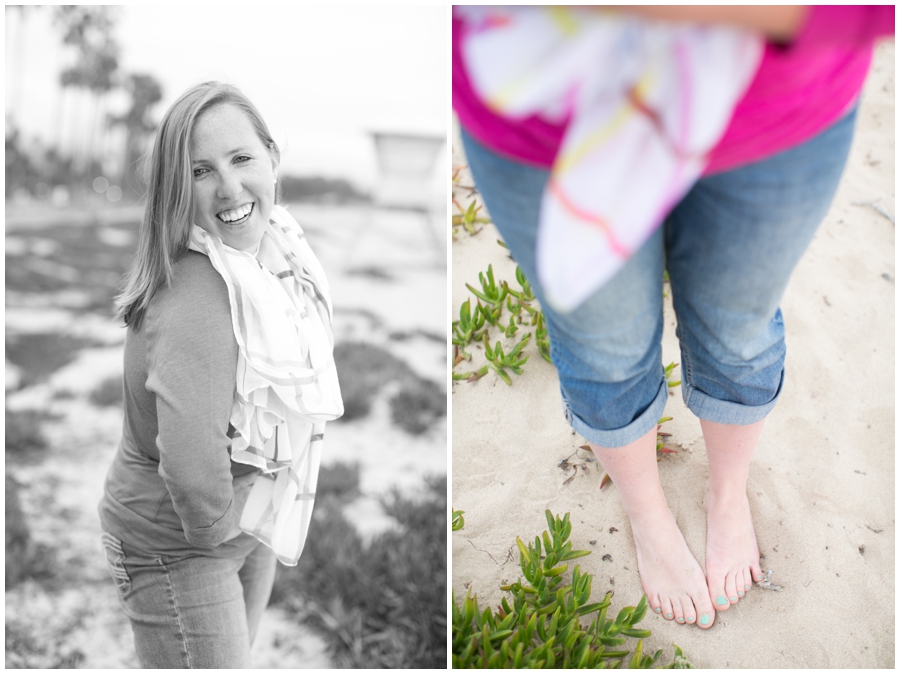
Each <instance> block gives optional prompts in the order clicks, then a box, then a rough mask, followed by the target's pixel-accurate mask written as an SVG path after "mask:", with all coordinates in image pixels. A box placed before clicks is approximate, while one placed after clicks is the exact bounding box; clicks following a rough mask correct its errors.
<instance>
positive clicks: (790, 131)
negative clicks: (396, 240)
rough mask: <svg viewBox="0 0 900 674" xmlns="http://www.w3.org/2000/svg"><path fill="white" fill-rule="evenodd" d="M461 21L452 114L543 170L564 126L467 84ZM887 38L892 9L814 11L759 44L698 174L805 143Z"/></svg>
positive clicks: (830, 118)
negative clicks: (752, 72)
mask: <svg viewBox="0 0 900 674" xmlns="http://www.w3.org/2000/svg"><path fill="white" fill-rule="evenodd" d="M465 30H466V26H465V23H464V22H463V21H462V20H461V19H459V18H457V16H456V15H455V14H454V17H453V108H454V110H455V111H456V114H457V115H458V117H459V121H460V124H462V126H463V127H464V128H465V129H466V131H468V132H469V133H470V134H471V135H472V136H474V137H475V138H477V139H478V140H479V141H480V142H482V143H484V144H485V145H487V146H488V147H490V148H492V149H494V150H495V151H496V152H499V153H501V154H503V155H506V156H509V157H512V158H514V159H518V160H521V161H523V162H525V163H528V164H533V165H536V166H540V167H544V168H549V167H551V166H552V165H553V160H554V158H555V157H556V153H557V150H558V149H559V146H560V144H561V143H562V136H563V132H564V131H565V124H552V123H549V122H546V121H544V120H543V119H541V118H540V117H539V116H532V117H528V118H526V119H522V120H513V119H507V118H504V117H501V116H499V115H497V114H495V113H493V112H491V111H490V110H488V109H487V107H485V105H484V104H483V103H482V102H481V100H480V99H479V98H478V96H477V95H476V94H475V92H474V90H473V89H472V87H471V84H470V83H469V78H468V75H467V73H466V70H465V66H464V64H463V61H462V56H461V49H460V40H461V39H462V35H463V34H464V32H465ZM893 34H894V6H893V5H878V6H859V5H853V6H833V5H825V6H815V7H811V8H810V11H809V12H808V13H807V16H806V21H805V23H804V25H803V27H802V28H801V30H800V32H799V34H798V35H797V36H796V38H794V40H793V42H792V43H791V44H790V45H787V46H783V45H776V44H772V43H767V44H766V50H765V53H764V55H763V58H762V61H761V63H760V65H759V70H758V71H757V73H756V76H755V77H754V79H753V81H752V83H751V84H750V87H749V88H748V89H747V92H746V94H744V97H743V98H742V99H741V100H740V101H739V102H738V104H737V106H736V108H735V110H734V114H733V116H732V118H731V122H730V123H729V125H728V128H727V129H726V131H725V134H724V135H723V136H722V139H721V140H720V141H719V144H718V145H717V146H716V147H715V149H714V150H713V151H712V153H711V155H710V162H709V164H708V166H707V167H706V170H705V171H704V174H710V173H718V172H721V171H726V170H728V169H732V168H736V167H737V166H741V165H743V164H749V163H751V162H754V161H759V160H761V159H765V158H766V157H770V156H772V155H774V154H776V153H778V152H781V151H783V150H787V149H789V148H792V147H796V146H797V145H799V144H801V143H803V142H804V141H806V140H809V139H810V138H812V137H813V136H814V135H816V134H817V133H818V132H819V131H822V130H823V129H825V128H826V127H828V126H829V125H830V124H832V123H833V122H835V121H837V119H839V118H840V117H841V115H842V114H843V113H844V112H846V111H847V109H848V108H849V107H850V106H851V105H852V104H853V103H854V102H855V101H856V99H857V97H858V95H859V92H860V90H861V89H862V85H863V82H864V81H865V79H866V74H867V73H868V70H869V64H870V63H871V61H872V46H873V43H874V41H875V39H876V38H878V37H882V36H888V35H893Z"/></svg>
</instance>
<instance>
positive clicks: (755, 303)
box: [462, 108, 856, 447]
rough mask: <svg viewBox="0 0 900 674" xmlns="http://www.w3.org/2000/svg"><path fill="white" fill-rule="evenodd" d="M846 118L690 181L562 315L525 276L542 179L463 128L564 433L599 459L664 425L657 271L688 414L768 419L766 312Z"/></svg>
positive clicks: (835, 175)
mask: <svg viewBox="0 0 900 674" xmlns="http://www.w3.org/2000/svg"><path fill="white" fill-rule="evenodd" d="M855 119H856V109H855V108H854V109H853V110H852V111H850V112H849V113H847V114H846V115H845V116H844V117H842V118H841V119H840V120H839V121H838V122H836V123H835V124H834V125H832V126H831V127H829V128H828V129H826V130H824V131H823V132H821V133H819V134H818V135H817V136H815V137H814V138H812V139H811V140H809V141H807V142H806V143H804V144H802V145H800V146H798V147H796V148H793V149H791V150H787V151H785V152H781V153H779V154H777V155H775V156H773V157H771V158H769V159H766V160H763V161H759V162H756V163H753V164H749V165H747V166H743V167H740V168H737V169H734V170H731V171H727V172H723V173H719V174H715V175H711V176H707V177H704V178H701V179H700V180H699V181H698V182H697V183H695V185H694V186H693V188H692V189H691V190H690V191H689V192H688V194H687V195H686V196H685V197H684V198H683V199H682V201H681V202H680V203H679V204H678V205H677V206H676V207H675V208H674V209H673V210H672V212H671V213H670V214H669V215H668V217H667V218H666V220H665V222H664V223H663V224H662V225H661V226H660V227H659V229H657V230H656V232H655V233H654V234H653V235H652V237H651V238H650V239H649V240H648V241H647V242H646V244H645V245H644V246H643V247H642V248H641V249H640V250H639V251H638V252H637V253H636V254H635V255H634V256H633V257H632V258H631V259H630V260H629V261H628V262H627V263H626V264H625V266H624V267H623V268H622V269H621V270H620V271H619V272H618V274H616V275H615V276H614V277H613V278H612V279H611V280H610V281H609V282H608V283H607V284H606V285H605V286H603V287H602V288H601V289H600V290H598V291H597V292H596V293H595V294H593V295H592V296H591V297H589V298H588V299H587V300H586V301H585V302H584V303H583V304H582V305H581V306H579V307H578V308H576V309H575V310H574V311H572V312H570V313H566V314H562V313H558V312H555V311H553V310H552V309H550V307H549V306H548V305H547V304H546V303H545V302H543V293H542V290H541V287H540V284H539V283H538V277H537V273H536V268H535V242H536V235H537V225H538V216H539V213H540V205H541V197H542V195H543V192H544V186H545V185H546V183H547V179H548V176H549V172H548V171H547V170H545V169H541V168H536V167H532V166H528V165H525V164H522V163H519V162H516V161H513V160H510V159H507V158H505V157H503V156H501V155H499V154H498V153H496V152H494V151H492V150H490V149H488V148H487V147H485V146H484V145H482V144H481V143H479V142H478V141H477V140H475V139H474V138H473V137H472V136H471V135H469V134H468V133H466V132H465V130H463V133H462V138H463V144H464V147H465V152H466V157H467V159H468V162H469V168H470V169H471V171H472V176H473V178H474V180H475V184H476V186H477V187H478V190H479V192H480V193H481V195H482V197H483V199H484V203H485V206H486V207H487V210H488V212H489V213H490V216H491V218H492V220H493V222H494V224H495V225H496V227H497V229H498V230H499V231H500V234H501V235H502V236H503V239H504V241H505V242H506V244H507V246H508V247H509V250H510V252H511V253H512V254H513V257H514V258H515V260H516V262H517V263H518V264H519V265H520V266H521V268H522V271H523V272H524V273H525V275H526V277H528V279H529V281H530V282H531V284H532V286H533V288H534V293H535V296H536V297H537V299H538V301H540V302H541V305H542V309H543V311H544V315H545V318H546V323H547V329H548V332H549V335H550V355H551V358H552V360H553V363H554V364H555V365H556V368H557V371H558V373H559V380H560V389H561V393H562V400H563V408H564V411H565V415H566V419H567V420H568V421H569V423H570V424H571V426H572V428H573V429H575V431H577V432H578V433H579V434H580V435H581V436H582V437H584V438H585V439H586V440H588V441H589V442H592V443H595V444H597V445H600V446H602V447H621V446H624V445H627V444H630V443H632V442H634V441H635V440H637V439H638V438H640V437H642V436H644V435H645V434H646V433H648V432H649V431H650V430H651V429H652V428H653V427H654V426H655V425H656V424H657V422H658V420H659V418H660V416H661V415H662V412H663V408H664V407H665V404H666V400H667V397H668V396H667V386H666V381H665V373H664V368H663V365H662V347H661V340H662V332H663V295H662V285H663V270H664V269H667V270H668V272H669V279H670V281H671V289H672V302H673V305H674V309H675V315H676V318H677V329H676V334H677V336H678V339H679V343H680V347H681V379H682V385H681V390H682V395H683V397H684V402H685V405H686V406H687V407H688V409H690V410H691V411H692V412H693V413H694V414H696V415H697V416H698V417H699V418H700V419H705V420H708V421H713V422H716V423H721V424H736V425H747V424H752V423H754V422H756V421H759V420H761V419H763V418H764V417H765V416H766V415H767V414H768V413H769V412H770V411H771V410H772V408H773V407H774V405H775V402H776V401H777V399H778V396H779V394H780V393H781V389H782V386H783V385H784V357H785V344H784V324H783V322H782V316H781V310H780V309H779V308H778V304H779V302H780V301H781V297H782V295H783V294H784V290H785V287H786V286H787V283H788V279H789V278H790V275H791V272H792V271H793V269H794V267H795V266H796V264H797V262H798V261H799V260H800V257H801V255H802V254H803V252H804V251H805V250H806V248H807V246H808V245H809V243H810V241H811V240H812V237H813V234H814V233H815V231H816V228H817V227H818V225H819V223H820V221H821V220H822V218H823V217H824V216H825V213H826V212H827V210H828V207H829V205H830V203H831V199H832V197H833V196H834V193H835V191H836V189H837V186H838V182H839V180H840V177H841V172H842V171H843V168H844V164H845V162H846V159H847V155H848V153H849V150H850V144H851V141H852V138H853V128H854V122H855Z"/></svg>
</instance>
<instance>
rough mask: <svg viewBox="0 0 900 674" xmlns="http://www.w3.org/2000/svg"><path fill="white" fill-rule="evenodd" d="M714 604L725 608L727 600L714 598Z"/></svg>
mask: <svg viewBox="0 0 900 674" xmlns="http://www.w3.org/2000/svg"><path fill="white" fill-rule="evenodd" d="M716 603H717V604H718V605H719V606H725V604H727V603H728V600H727V599H725V597H716Z"/></svg>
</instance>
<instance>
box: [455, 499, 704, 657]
mask: <svg viewBox="0 0 900 674" xmlns="http://www.w3.org/2000/svg"><path fill="white" fill-rule="evenodd" d="M545 515H546V517H547V526H548V529H547V530H546V531H544V532H543V533H542V534H541V536H535V538H534V543H528V544H525V543H524V542H523V541H522V539H521V538H516V546H517V547H518V549H519V566H520V567H521V569H522V575H523V576H524V578H520V579H519V580H517V581H516V582H515V583H511V584H510V585H502V586H501V587H500V589H501V590H503V591H504V592H506V593H507V596H505V597H503V599H502V600H501V601H500V606H498V607H497V611H496V612H494V611H493V610H492V609H490V608H486V609H484V610H483V611H482V610H481V609H480V608H479V606H478V598H477V597H476V596H474V595H472V594H471V593H467V594H466V597H465V599H464V600H463V602H462V605H461V606H460V605H459V604H457V603H456V601H455V600H454V602H453V616H452V619H453V633H452V653H453V655H452V662H453V667H454V668H455V669H486V668H513V669H524V668H529V669H552V668H566V669H568V668H579V669H596V668H610V667H620V666H621V665H622V664H623V663H626V662H627V666H628V667H629V668H632V669H649V668H650V667H652V666H653V665H654V664H655V663H656V662H657V661H658V660H659V658H660V656H661V655H662V649H660V650H657V651H656V652H655V653H654V654H653V655H652V656H651V655H645V654H644V651H643V643H644V642H643V639H644V638H646V637H649V636H650V630H646V629H640V628H638V627H637V625H638V623H640V621H641V620H643V618H644V616H645V614H646V613H647V598H646V597H641V600H640V601H639V602H638V604H637V606H627V607H625V608H623V609H622V610H621V611H619V613H618V615H617V616H616V617H615V619H613V618H611V617H609V616H608V615H607V613H608V610H609V607H610V603H611V598H612V593H611V592H608V593H607V594H606V596H605V597H604V598H603V601H600V602H594V603H590V595H591V584H592V582H593V576H592V575H591V574H589V573H583V572H582V571H581V568H580V567H579V566H577V565H576V566H575V568H574V569H573V570H572V574H571V581H570V582H566V576H565V574H566V573H567V572H568V569H569V565H568V563H567V562H569V561H571V560H573V559H577V558H579V557H584V556H586V555H589V554H590V551H589V550H575V549H573V546H572V543H571V542H570V541H569V540H568V538H569V536H570V534H571V532H572V523H571V521H570V519H569V514H568V513H566V514H565V515H564V516H563V517H559V516H555V515H553V513H551V512H550V511H549V510H547V511H546V512H545ZM460 520H461V512H460ZM454 526H455V525H454ZM459 528H462V525H461V524H460V527H459ZM582 619H590V623H589V624H588V626H587V627H585V626H584V624H582V622H581V621H582ZM629 639H637V640H638V641H637V643H636V644H634V645H633V647H632V646H631V645H630V643H629V641H628V640H629ZM666 668H667V669H691V668H693V666H692V665H691V664H690V662H688V661H687V659H685V658H684V654H683V653H682V651H681V649H680V648H679V647H678V646H675V658H674V660H673V662H672V663H670V664H669V665H667V666H666Z"/></svg>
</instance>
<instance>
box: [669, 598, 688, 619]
mask: <svg viewBox="0 0 900 674" xmlns="http://www.w3.org/2000/svg"><path fill="white" fill-rule="evenodd" d="M684 602H685V600H684V599H678V600H674V601H672V608H673V609H674V610H673V613H674V614H675V622H677V623H684V611H685V606H684Z"/></svg>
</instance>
